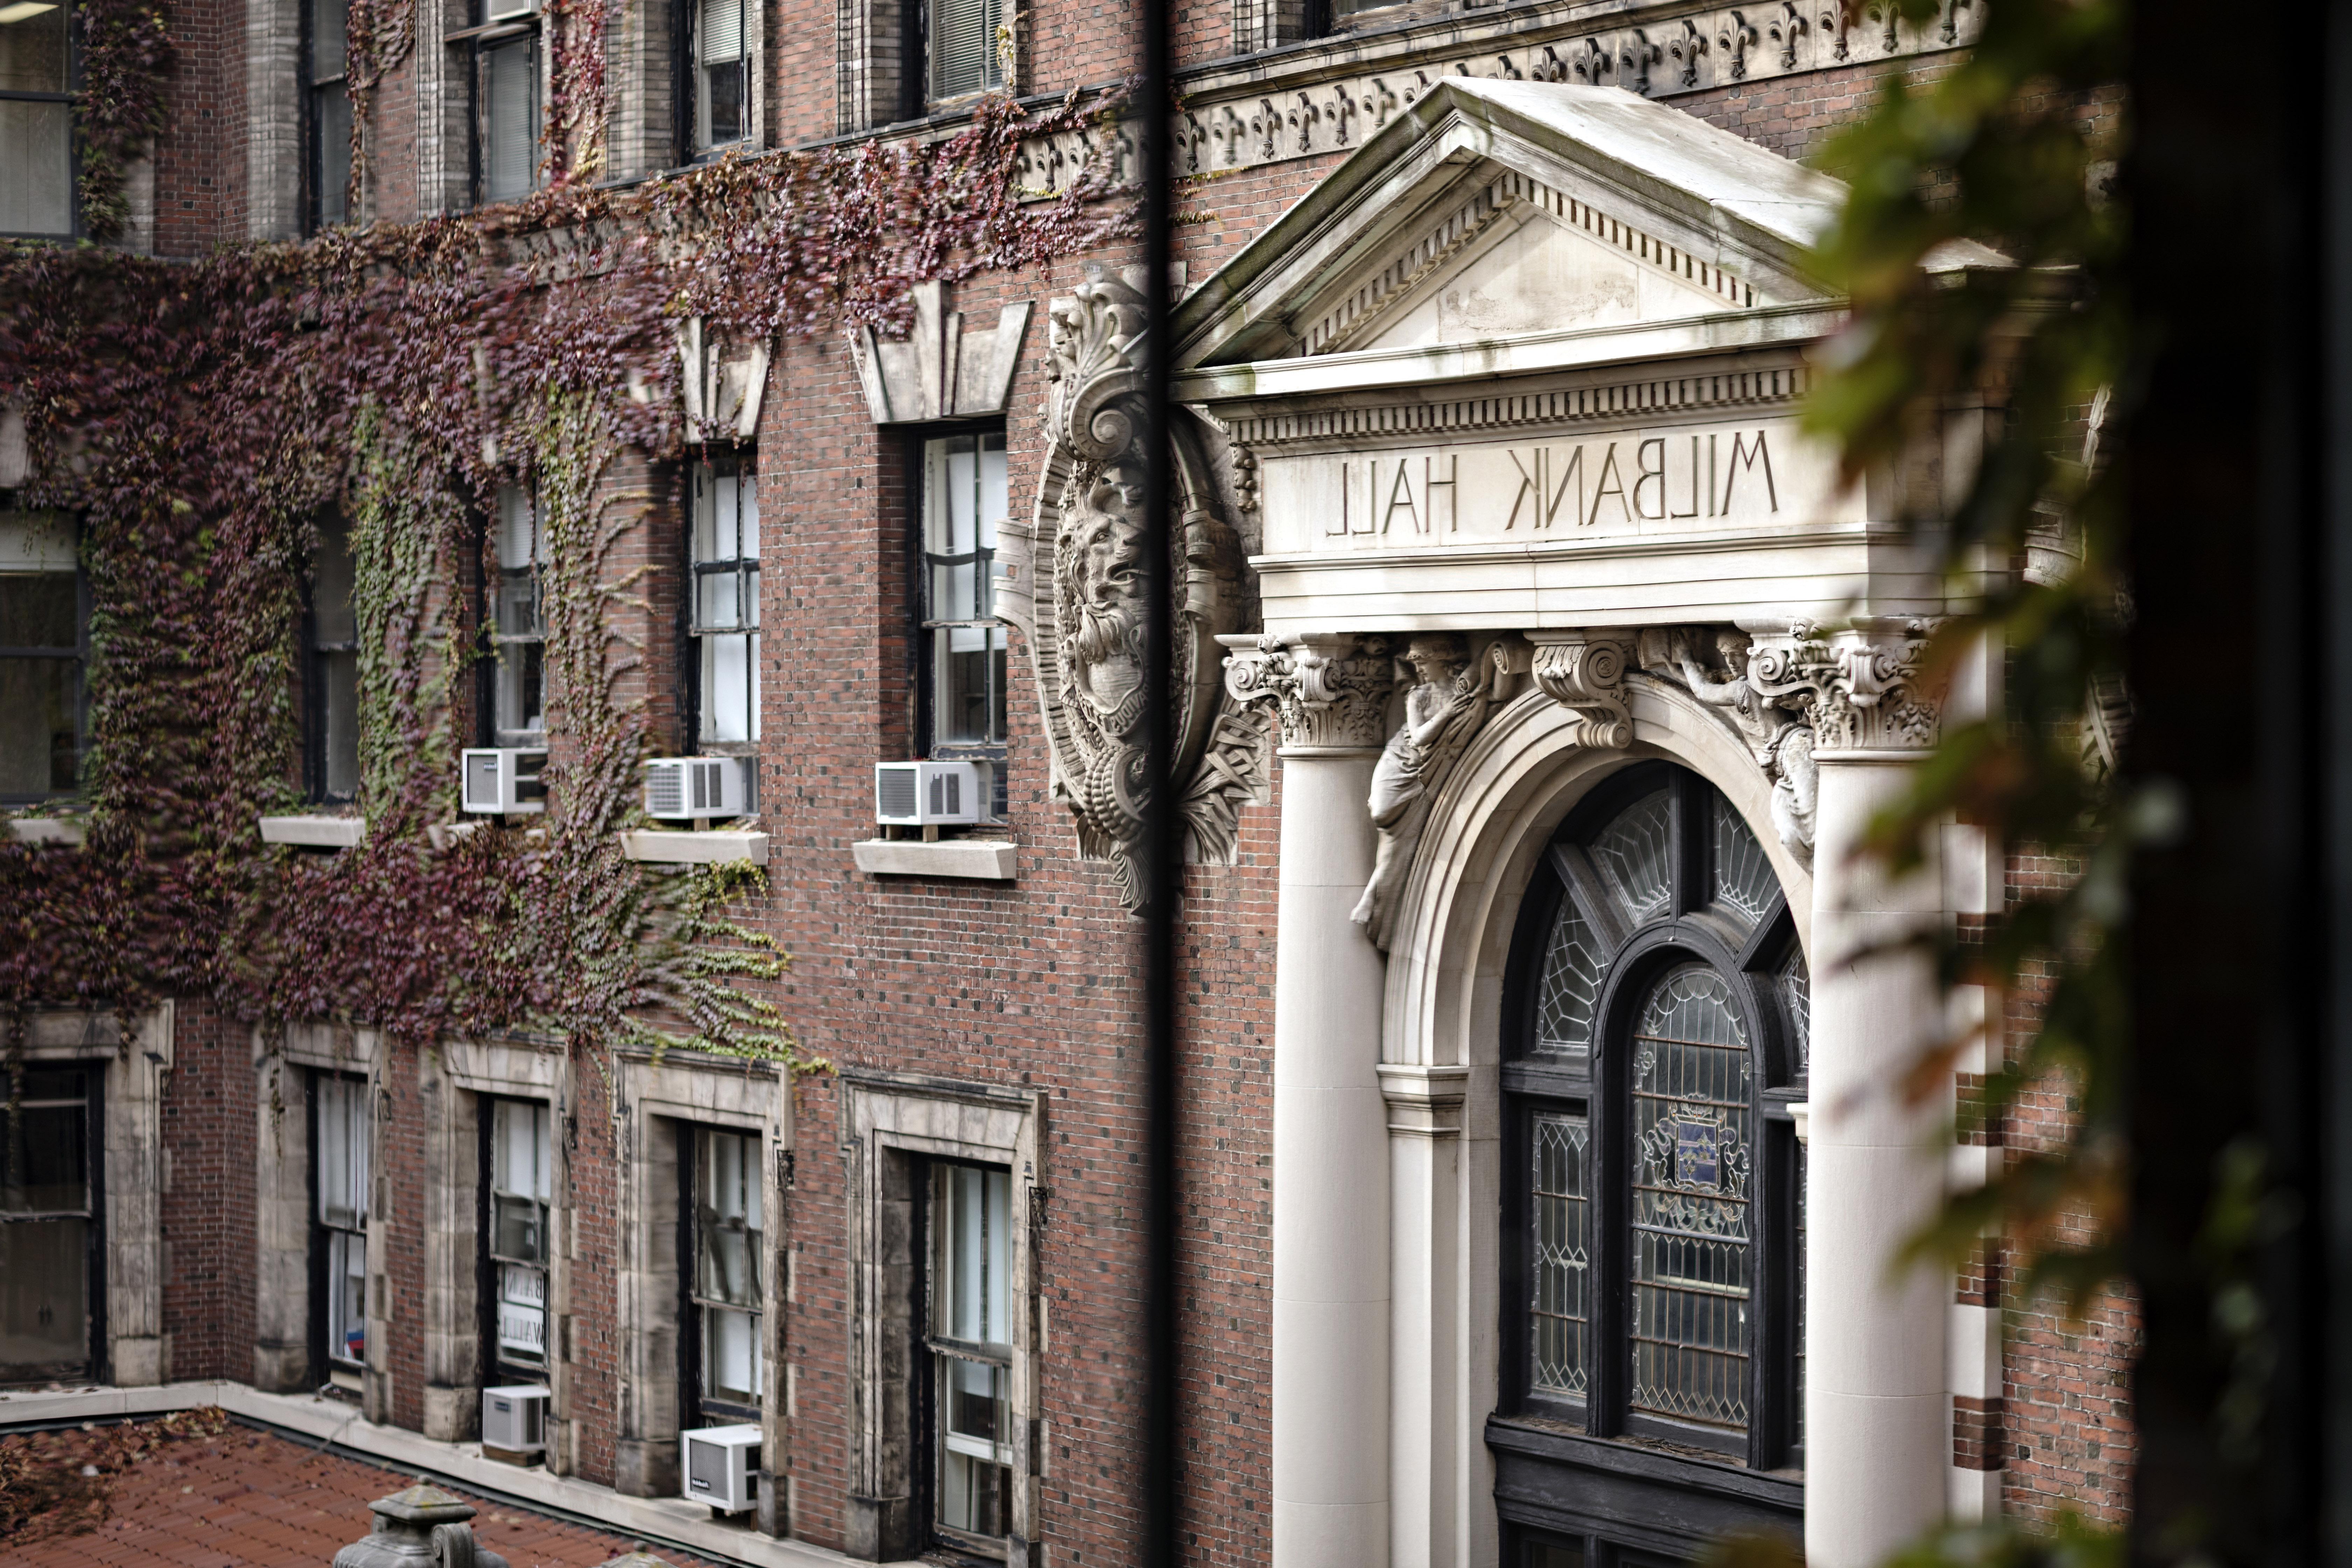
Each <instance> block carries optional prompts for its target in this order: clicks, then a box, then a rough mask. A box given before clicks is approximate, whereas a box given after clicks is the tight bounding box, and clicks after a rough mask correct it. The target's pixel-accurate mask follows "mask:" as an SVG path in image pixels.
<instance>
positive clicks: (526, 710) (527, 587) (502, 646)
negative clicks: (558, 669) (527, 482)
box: [490, 485, 547, 746]
mask: <svg viewBox="0 0 2352 1568" xmlns="http://www.w3.org/2000/svg"><path fill="white" fill-rule="evenodd" d="M493 531H495V533H496V534H497V536H498V562H499V581H498V589H497V595H498V597H497V608H496V610H495V612H494V614H493V618H492V622H491V630H490V641H491V644H492V647H493V650H494V651H495V652H496V654H497V656H498V658H497V666H496V671H495V676H494V679H495V683H496V688H497V697H496V701H495V704H494V711H495V713H496V715H497V729H498V742H499V745H501V746H528V745H535V744H537V743H538V742H540V741H541V739H542V738H543V737H544V736H545V734H546V731H547V711H546V699H547V675H546V654H547V630H546V627H545V626H544V625H543V624H542V622H541V618H540V568H541V565H542V564H543V563H545V560H546V557H545V555H544V554H543V553H542V551H541V542H540V533H539V513H538V510H537V508H535V507H534V506H533V505H532V504H531V497H530V491H529V490H528V489H524V488H523V487H522V486H520V485H501V486H499V496H498V517H497V520H496V522H495V524H494V529H493Z"/></svg>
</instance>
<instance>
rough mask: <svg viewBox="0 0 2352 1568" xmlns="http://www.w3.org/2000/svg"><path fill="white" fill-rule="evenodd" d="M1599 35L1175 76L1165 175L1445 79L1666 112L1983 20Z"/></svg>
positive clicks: (1213, 165)
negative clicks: (1583, 91)
mask: <svg viewBox="0 0 2352 1568" xmlns="http://www.w3.org/2000/svg"><path fill="white" fill-rule="evenodd" d="M1580 13H1581V14H1580ZM1609 20H1610V23H1611V24H1612V25H1609V26H1599V27H1596V26H1594V25H1593V23H1594V21H1595V18H1594V17H1593V16H1591V11H1590V8H1589V7H1582V6H1578V5H1570V4H1564V3H1557V0H1555V3H1547V4H1539V5H1529V6H1525V7H1522V8H1520V9H1518V10H1516V11H1514V13H1513V17H1512V23H1511V26H1510V30H1509V34H1508V36H1507V37H1504V38H1493V39H1490V40H1488V41H1487V42H1486V45H1485V46H1484V47H1471V46H1469V45H1467V44H1466V43H1465V40H1464V38H1463V37H1461V35H1460V34H1458V33H1456V32H1454V30H1452V29H1448V30H1447V31H1446V32H1445V33H1444V34H1440V35H1438V36H1436V37H1430V36H1428V35H1427V34H1423V35H1421V36H1415V35H1413V34H1412V33H1405V32H1402V31H1401V32H1399V33H1398V34H1396V35H1392V36H1390V37H1382V36H1381V35H1380V34H1377V33H1375V34H1372V35H1370V36H1368V37H1364V38H1362V39H1361V40H1360V41H1356V42H1354V43H1353V44H1352V46H1351V47H1349V50H1348V53H1347V56H1346V60H1345V63H1344V64H1335V62H1333V61H1332V60H1330V58H1328V56H1322V55H1319V54H1317V53H1313V52H1302V53H1298V54H1297V55H1295V56H1291V57H1288V58H1286V57H1285V56H1280V55H1277V56H1275V57H1273V58H1255V59H1249V60H1246V61H1244V62H1237V63H1235V64H1233V65H1220V66H1215V67H1211V68H1207V69H1205V70H1202V71H1198V72H1187V73H1186V74H1185V76H1184V78H1183V79H1182V80H1181V83H1180V84H1179V86H1180V89H1181V92H1182V94H1183V98H1184V105H1185V108H1184V112H1183V113H1182V114H1181V116H1179V117H1178V119H1177V121H1176V123H1175V124H1174V126H1173V127H1172V128H1171V145H1172V146H1173V147H1174V148H1175V151H1176V158H1177V167H1178V169H1179V170H1180V171H1181V172H1182V173H1184V174H1212V173H1223V172H1225V171H1228V170H1238V169H1248V168H1255V167H1256V166H1258V165H1260V164H1264V163H1284V162H1286V161H1288V160H1290V159H1293V158H1309V157H1315V156H1317V155H1319V154H1324V153H1344V152H1347V151H1349V150H1350V149H1353V148H1356V147H1360V146H1361V145H1362V144H1363V143H1364V142H1366V141H1367V140H1368V139H1370V137H1371V136H1372V135H1373V134H1375V133H1376V132H1379V131H1380V130H1381V127H1382V126H1384V125H1386V124H1388V122H1389V121H1391V120H1393V119H1394V118H1396V116H1397V115H1398V114H1400V113H1402V111H1403V110H1406V109H1408V108H1410V107H1411V106H1412V104H1413V103H1414V102H1415V101H1417V100H1420V99H1421V98H1422V97H1423V96H1424V95H1425V94H1426V93H1428V92H1429V90H1430V89H1432V88H1433V87H1434V86H1435V85H1436V84H1437V83H1438V82H1440V81H1443V80H1444V79H1447V78H1449V77H1452V78H1470V79H1483V80H1489V81H1550V82H1570V83H1575V84H1577V85H1580V86H1586V87H1614V88H1623V89H1626V90H1627V91H1629V92H1636V93H1639V94H1641V95H1642V96H1643V97H1644V98H1654V99H1670V98H1677V97H1680V96H1681V95H1683V94H1684V93H1689V92H1706V91H1708V90H1711V89H1716V88H1722V87H1729V86H1731V85H1732V84H1734V83H1750V82H1757V81H1762V80H1766V79H1770V78H1773V77H1781V76H1790V75H1795V74H1798V73H1801V72H1805V71H1816V70H1825V69H1832V68H1838V67H1843V66H1847V65H1856V64H1864V63H1867V62H1870V61H1874V60H1883V59H1891V58H1903V57H1909V56H1916V55H1923V54H1930V53H1933V52H1935V51H1937V50H1940V49H1949V48H1955V47H1965V46H1967V45H1969V44H1971V43H1973V42H1975V41H1976V37H1977V32H1978V29H1979V26H1982V23H1983V13H1982V8H1981V6H1980V5H1976V4H1974V3H1972V0H1941V3H1940V4H1939V5H1937V14H1936V15H1935V16H1931V17H1928V18H1927V19H1926V20H1923V21H1920V22H1916V23H1915V22H1911V21H1908V20H1906V19H1904V18H1902V17H1900V16H1897V15H1896V11H1895V6H1894V5H1891V4H1888V3H1887V0H1807V3H1805V4H1795V3H1789V0H1784V3H1782V4H1780V5H1738V6H1725V7H1721V8H1718V9H1712V10H1707V11H1701V12H1696V13H1691V12H1682V13H1680V14H1677V12H1676V8H1675V7H1674V6H1671V5H1664V4H1657V3H1652V4H1644V5H1633V6H1632V7H1630V8H1629V9H1627V10H1622V11H1620V12H1618V13H1617V14H1616V15H1615V16H1612V17H1611V18H1610V19H1609ZM1136 142H1137V137H1136V133H1135V127H1134V126H1133V125H1132V124H1131V123H1128V122H1122V121H1112V122H1110V123H1108V124H1099V125H1089V126H1087V127H1086V128H1085V129H1083V130H1075V131H1070V132H1063V133H1061V134H1059V135H1056V136H1051V137H1044V136H1041V137H1038V138H1036V139H1035V140H1034V141H1031V142H1024V144H1023V146H1022V150H1021V164H1020V172H1019V174H1018V175H1017V176H1016V178H1017V179H1018V181H1019V183H1020V185H1021V188H1022V193H1023V195H1024V197H1025V198H1027V199H1031V200H1037V199H1042V198H1044V197H1045V196H1048V195H1055V194H1058V193H1059V192H1060V191H1062V190H1063V189H1065V188H1066V186H1068V185H1069V184H1070V183H1071V182H1072V181H1073V180H1075V179H1076V177H1077V175H1078V173H1079V172H1080V171H1081V170H1082V169H1085V168H1087V167H1093V168H1096V169H1097V170H1099V171H1101V172H1103V173H1104V174H1108V176H1109V177H1110V178H1111V179H1113V180H1118V181H1125V180H1131V179H1133V178H1135V177H1136V173H1135V159H1136V155H1137V149H1136Z"/></svg>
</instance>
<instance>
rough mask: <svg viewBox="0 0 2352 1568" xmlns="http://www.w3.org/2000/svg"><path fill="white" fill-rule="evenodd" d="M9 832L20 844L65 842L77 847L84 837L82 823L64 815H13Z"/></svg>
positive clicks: (68, 845) (10, 819) (9, 820)
mask: <svg viewBox="0 0 2352 1568" xmlns="http://www.w3.org/2000/svg"><path fill="white" fill-rule="evenodd" d="M8 834H9V837H13V838H14V839H16V842H17V843H19V844H63V845H65V846H67V847H68V848H75V849H79V848H80V847H81V845H82V841H83V837H84V835H83V832H82V825H81V824H80V823H79V822H76V821H74V820H73V819H72V818H70V817H64V816H12V817H10V818H8Z"/></svg>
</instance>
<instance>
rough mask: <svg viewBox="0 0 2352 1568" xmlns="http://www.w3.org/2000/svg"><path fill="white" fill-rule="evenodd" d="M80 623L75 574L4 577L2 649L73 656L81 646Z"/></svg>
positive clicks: (0, 581) (0, 596)
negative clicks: (41, 650) (48, 649)
mask: <svg viewBox="0 0 2352 1568" xmlns="http://www.w3.org/2000/svg"><path fill="white" fill-rule="evenodd" d="M79 620H80V616H79V610H78V609H77V595H76V592H75V587H74V579H73V574H72V573H70V572H11V573H6V574H0V647H53V648H58V649H61V650H64V651H67V652H71V651H73V650H74V649H75V648H76V647H79V644H80V640H81V639H80V635H79Z"/></svg>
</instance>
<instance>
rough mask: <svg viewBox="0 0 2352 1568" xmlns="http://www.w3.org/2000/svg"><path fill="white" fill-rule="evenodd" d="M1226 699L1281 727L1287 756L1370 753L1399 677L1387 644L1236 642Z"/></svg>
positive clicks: (1345, 639) (1337, 639) (1341, 639)
mask: <svg viewBox="0 0 2352 1568" xmlns="http://www.w3.org/2000/svg"><path fill="white" fill-rule="evenodd" d="M1223 642H1224V645H1225V646H1226V647H1228V648H1230V649H1232V650H1233V651H1232V652H1231V653H1229V654H1228V655H1226V657H1225V694H1226V696H1228V697H1230V698H1231V699H1232V700H1234V702H1236V703H1239V704H1242V705H1244V706H1247V707H1252V708H1256V709H1260V710H1262V709H1263V708H1264V707H1265V706H1266V705H1269V704H1270V705H1271V706H1272V707H1273V708H1274V710H1275V711H1276V714H1277V715H1278V716H1279V718H1280V720H1281V724H1282V749H1283V750H1284V751H1286V752H1369V751H1370V750H1372V749H1373V748H1375V747H1377V746H1378V745H1380V743H1381V725H1382V721H1383V720H1384V719H1385V718H1386V717H1387V713H1388V701H1389V689H1390V687H1391V684H1392V683H1393V681H1394V679H1395V677H1394V672H1393V669H1392V667H1391V659H1390V658H1389V645H1388V639H1386V638H1385V637H1356V636H1353V635H1352V634H1348V633H1339V634H1336V635H1332V636H1328V637H1294V638H1292V639H1291V640H1290V641H1288V642H1284V641H1282V640H1281V639H1280V638H1277V637H1225V638H1223Z"/></svg>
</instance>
